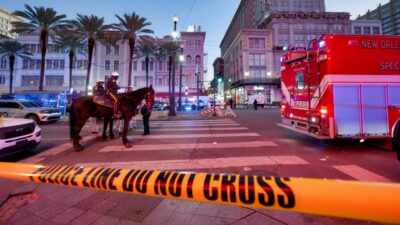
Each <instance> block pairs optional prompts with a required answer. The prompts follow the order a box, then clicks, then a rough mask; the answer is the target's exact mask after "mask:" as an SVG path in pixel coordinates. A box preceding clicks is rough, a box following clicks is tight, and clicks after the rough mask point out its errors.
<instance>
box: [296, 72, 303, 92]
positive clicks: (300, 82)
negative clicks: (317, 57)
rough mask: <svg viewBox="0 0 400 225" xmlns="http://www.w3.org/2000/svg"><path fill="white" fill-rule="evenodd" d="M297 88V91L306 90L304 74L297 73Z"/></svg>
mask: <svg viewBox="0 0 400 225" xmlns="http://www.w3.org/2000/svg"><path fill="white" fill-rule="evenodd" d="M296 86H297V90H303V89H304V73H303V72H297V73H296Z"/></svg>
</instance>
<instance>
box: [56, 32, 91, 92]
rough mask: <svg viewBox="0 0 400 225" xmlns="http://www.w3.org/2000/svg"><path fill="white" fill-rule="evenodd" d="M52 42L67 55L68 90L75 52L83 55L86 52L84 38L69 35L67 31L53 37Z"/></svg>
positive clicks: (70, 88) (69, 88) (70, 86)
mask: <svg viewBox="0 0 400 225" xmlns="http://www.w3.org/2000/svg"><path fill="white" fill-rule="evenodd" d="M54 43H55V44H56V45H57V46H58V47H60V48H61V49H64V50H65V51H66V52H67V53H68V56H69V87H68V90H69V91H71V90H72V70H73V67H74V66H73V65H74V61H75V57H76V54H77V53H79V54H82V55H85V54H86V52H87V48H86V46H85V43H84V40H83V38H82V37H78V36H76V35H71V34H70V33H68V32H62V33H60V34H59V36H58V37H57V38H56V39H55V41H54Z"/></svg>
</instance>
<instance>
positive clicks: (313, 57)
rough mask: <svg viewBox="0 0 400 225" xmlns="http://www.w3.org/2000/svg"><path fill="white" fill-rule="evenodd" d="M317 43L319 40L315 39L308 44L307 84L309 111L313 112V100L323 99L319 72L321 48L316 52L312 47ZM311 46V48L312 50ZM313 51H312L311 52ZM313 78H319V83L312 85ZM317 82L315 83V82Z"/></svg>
mask: <svg viewBox="0 0 400 225" xmlns="http://www.w3.org/2000/svg"><path fill="white" fill-rule="evenodd" d="M315 41H318V40H317V39H313V40H311V41H310V43H309V44H308V49H307V56H306V59H307V62H308V63H307V75H308V76H307V84H308V109H309V110H311V108H312V107H311V103H312V100H313V99H319V98H320V97H321V87H320V85H319V84H320V82H321V76H320V75H321V74H320V70H319V62H318V59H319V48H318V49H317V51H314V50H313V48H312V45H313V43H314V42H315ZM310 46H311V48H310ZM310 49H311V50H310ZM312 65H315V66H316V69H312ZM311 76H317V81H318V82H317V83H316V84H315V83H314V84H311V81H310V77H311ZM314 82H315V81H314ZM311 88H315V92H314V93H318V95H315V94H314V93H311Z"/></svg>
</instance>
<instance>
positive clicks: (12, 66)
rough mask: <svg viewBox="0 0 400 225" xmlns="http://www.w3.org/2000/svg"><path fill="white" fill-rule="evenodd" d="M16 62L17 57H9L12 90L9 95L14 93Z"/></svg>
mask: <svg viewBox="0 0 400 225" xmlns="http://www.w3.org/2000/svg"><path fill="white" fill-rule="evenodd" d="M14 62H15V55H10V57H9V62H8V63H9V66H10V90H9V92H8V94H9V95H12V93H13V79H14V76H13V74H14Z"/></svg>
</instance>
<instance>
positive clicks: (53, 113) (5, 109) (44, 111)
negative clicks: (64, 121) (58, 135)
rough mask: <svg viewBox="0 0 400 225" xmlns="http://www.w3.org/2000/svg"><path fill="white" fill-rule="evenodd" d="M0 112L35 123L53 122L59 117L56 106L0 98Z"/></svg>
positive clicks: (59, 113)
mask: <svg viewBox="0 0 400 225" xmlns="http://www.w3.org/2000/svg"><path fill="white" fill-rule="evenodd" d="M0 113H3V114H6V115H7V117H12V118H27V119H32V120H34V121H36V122H37V123H42V122H55V121H58V120H59V119H60V118H61V112H60V110H58V109H56V108H50V107H43V106H41V105H39V104H38V103H36V102H32V101H22V100H0Z"/></svg>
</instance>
